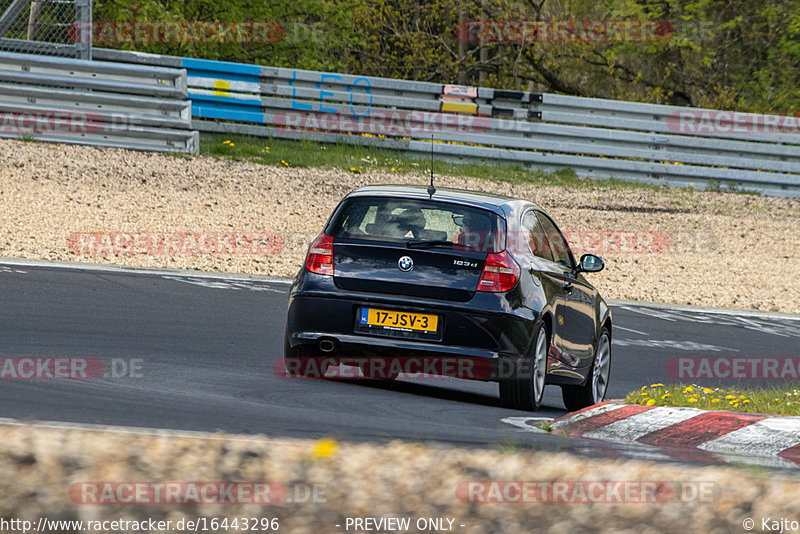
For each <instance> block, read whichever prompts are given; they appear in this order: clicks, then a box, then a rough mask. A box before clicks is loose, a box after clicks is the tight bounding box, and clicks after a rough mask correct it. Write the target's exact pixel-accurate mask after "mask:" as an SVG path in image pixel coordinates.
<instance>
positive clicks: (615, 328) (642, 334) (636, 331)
mask: <svg viewBox="0 0 800 534" xmlns="http://www.w3.org/2000/svg"><path fill="white" fill-rule="evenodd" d="M614 330H624V331H626V332H633V333H634V334H639V335H640V336H649V335H650V334H648V333H647V332H640V331H638V330H634V329H633V328H625V327H623V326H615V327H614Z"/></svg>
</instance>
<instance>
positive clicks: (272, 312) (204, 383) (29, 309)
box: [0, 263, 800, 461]
mask: <svg viewBox="0 0 800 534" xmlns="http://www.w3.org/2000/svg"><path fill="white" fill-rule="evenodd" d="M287 290H288V284H286V283H285V282H281V281H266V280H255V279H235V278H221V277H209V276H204V275H197V276H193V275H183V274H174V273H167V272H163V273H162V272H141V271H133V270H106V269H92V268H88V269H85V268H80V269H78V268H69V267H63V266H61V267H59V266H41V265H24V264H12V263H7V264H0V357H16V358H20V357H81V358H98V359H99V360H101V361H102V362H103V368H104V370H105V373H106V374H105V375H104V376H102V377H100V378H97V379H91V380H25V379H3V380H1V381H0V407H1V408H0V417H6V418H14V419H22V420H43V421H64V422H76V423H98V424H111V425H120V426H134V427H149V428H168V429H177V430H202V431H217V430H222V431H226V432H233V433H253V434H255V433H263V434H267V435H270V436H273V437H303V438H317V437H321V436H332V437H336V438H340V439H347V440H371V441H378V442H382V441H386V440H390V439H396V438H402V439H410V440H420V441H435V442H440V443H444V444H449V445H458V446H466V447H486V446H498V445H500V444H504V445H508V444H516V445H518V446H521V447H530V448H535V449H543V450H567V451H572V452H575V453H577V454H583V455H592V456H599V457H613V456H618V455H625V456H635V457H644V458H647V457H653V458H654V459H657V460H660V459H663V458H661V457H660V455H655V456H654V455H653V454H652V449H653V448H652V447H649V448H648V447H645V446H641V447H639V446H630V445H619V444H610V443H605V442H600V441H595V440H588V439H578V438H571V437H564V436H557V435H550V434H547V433H543V432H540V431H536V430H534V429H533V428H532V427H531V426H530V425H526V424H523V423H521V422H524V421H526V420H528V419H527V418H532V417H539V418H544V419H552V418H555V417H559V416H561V415H563V414H564V413H565V410H564V407H563V405H562V403H561V395H560V391H559V390H558V388H557V387H553V386H550V387H548V388H547V390H546V391H545V402H544V404H545V408H544V409H542V410H540V411H539V412H537V413H527V412H516V411H513V410H507V409H503V408H501V407H500V406H499V398H498V395H497V386H496V384H494V383H481V382H469V381H463V380H450V379H437V380H431V379H428V380H418V381H402V380H401V381H397V382H389V383H386V382H378V381H362V382H353V381H335V380H297V379H294V380H292V379H285V378H281V377H278V376H275V373H274V372H273V363H274V362H275V360H276V359H277V358H280V357H281V356H282V350H283V330H284V321H285V313H286V300H287ZM613 314H614V323H615V333H614V343H613V354H612V370H611V385H610V389H609V395H608V396H609V397H610V398H618V397H621V396H623V395H624V394H625V393H626V392H628V391H630V390H632V389H638V388H639V387H641V386H642V385H644V384H651V383H654V382H662V383H665V384H666V383H668V382H676V381H677V380H676V379H674V378H671V377H670V374H669V373H668V370H667V369H668V362H669V361H670V360H671V359H673V358H679V357H684V358H686V357H693V358H698V357H709V358H711V357H718V356H727V357H742V358H763V357H768V356H769V357H796V356H800V355H799V354H797V348H798V346H800V320H798V319H797V318H791V317H781V316H774V315H757V314H746V313H744V314H737V313H735V312H733V313H719V312H711V311H698V310H693V311H685V310H678V309H670V308H660V307H653V306H638V305H637V306H632V305H627V304H626V305H617V306H613ZM673 364H674V362H673ZM676 368H677V367H675V368H674V369H676ZM672 374H673V375H674V370H673V373H672ZM684 381H688V382H691V381H692V380H691V379H688V380H684ZM737 381H738V382H741V383H748V384H762V385H763V384H765V383H767V382H764V381H761V382H759V381H752V380H741V379H737ZM702 382H703V384H704V385H708V384H713V383H714V381H712V380H708V379H703V380H702ZM772 382H773V383H775V382H776V381H774V380H773V381H772ZM720 383H722V384H726V385H731V384H733V383H735V382H734V381H731V380H727V381H722V382H720ZM509 418H512V419H509ZM513 418H520V419H513ZM504 419H505V420H506V421H503V420H504ZM515 422H516V423H517V424H520V425H521V426H523V427H527V428H526V429H523V428H519V427H518V426H515ZM666 461H669V460H666Z"/></svg>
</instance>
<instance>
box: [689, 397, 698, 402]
mask: <svg viewBox="0 0 800 534" xmlns="http://www.w3.org/2000/svg"><path fill="white" fill-rule="evenodd" d="M689 402H697V399H696V398H694V397H692V398H691V399H689Z"/></svg>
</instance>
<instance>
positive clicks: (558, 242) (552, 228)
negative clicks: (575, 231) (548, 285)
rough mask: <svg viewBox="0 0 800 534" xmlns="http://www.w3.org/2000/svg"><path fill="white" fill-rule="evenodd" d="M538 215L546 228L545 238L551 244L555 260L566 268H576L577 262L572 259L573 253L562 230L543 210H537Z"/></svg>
mask: <svg viewBox="0 0 800 534" xmlns="http://www.w3.org/2000/svg"><path fill="white" fill-rule="evenodd" d="M536 215H537V216H538V217H539V222H540V223H541V225H542V228H543V229H544V235H545V238H546V239H547V242H548V243H549V244H550V251H551V252H552V253H553V260H554V261H555V262H556V263H558V264H560V265H561V266H562V267H564V268H565V269H572V268H574V267H575V264H574V262H573V260H572V254H571V253H570V251H569V245H568V244H567V241H566V240H565V239H564V236H562V235H561V232H559V231H558V228H557V227H556V225H555V223H554V222H553V221H552V220H551V219H550V217H548V216H547V215H545V214H544V213H542V212H537V213H536Z"/></svg>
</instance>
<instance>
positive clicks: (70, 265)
mask: <svg viewBox="0 0 800 534" xmlns="http://www.w3.org/2000/svg"><path fill="white" fill-rule="evenodd" d="M0 265H11V266H15V267H47V268H53V269H70V270H75V271H105V272H114V273H123V274H124V273H135V274H149V275H155V276H165V275H168V276H191V277H193V278H213V279H223V280H235V281H239V280H242V281H246V282H252V281H256V282H269V283H271V284H291V283H292V280H289V279H286V278H285V277H273V276H262V275H241V274H240V275H237V274H235V273H213V272H195V271H187V270H185V269H157V268H153V269H148V268H146V267H122V266H119V265H102V264H94V263H92V264H90V263H80V262H49V261H44V260H25V261H21V260H19V261H15V260H11V259H0Z"/></svg>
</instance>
